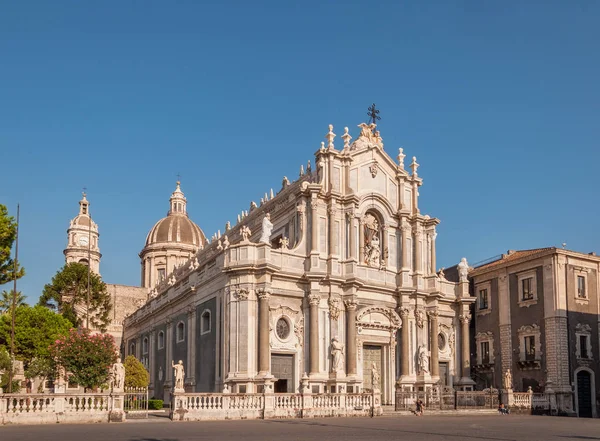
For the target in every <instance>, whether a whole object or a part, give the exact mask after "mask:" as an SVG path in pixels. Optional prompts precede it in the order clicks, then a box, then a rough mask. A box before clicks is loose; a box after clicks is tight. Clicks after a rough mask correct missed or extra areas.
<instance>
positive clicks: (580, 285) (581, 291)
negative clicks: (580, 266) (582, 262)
mask: <svg viewBox="0 0 600 441" xmlns="http://www.w3.org/2000/svg"><path fill="white" fill-rule="evenodd" d="M577 297H579V298H580V299H585V298H587V294H586V292H585V277H583V276H577Z"/></svg>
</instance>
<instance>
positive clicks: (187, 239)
mask: <svg viewBox="0 0 600 441" xmlns="http://www.w3.org/2000/svg"><path fill="white" fill-rule="evenodd" d="M159 242H175V243H184V244H188V245H195V246H197V247H199V246H200V245H203V244H204V242H206V236H204V233H203V232H202V230H201V229H200V227H199V226H198V225H196V224H195V223H194V222H192V221H191V220H190V219H189V218H188V217H187V215H178V214H170V215H169V216H167V217H165V218H162V219H161V220H159V221H158V222H157V223H156V224H155V225H154V227H152V229H151V230H150V233H148V237H146V246H148V245H151V244H153V243H159Z"/></svg>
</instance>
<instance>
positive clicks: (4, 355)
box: [0, 346, 21, 393]
mask: <svg viewBox="0 0 600 441" xmlns="http://www.w3.org/2000/svg"><path fill="white" fill-rule="evenodd" d="M11 365H12V363H11V362H10V354H9V353H8V351H7V350H6V348H4V347H2V346H0V388H2V389H4V388H6V387H7V386H8V377H9V375H8V372H9V371H10V368H11ZM13 373H14V370H13ZM20 389H21V384H20V382H19V381H17V380H13V382H12V391H13V392H15V393H16V392H19V390H20Z"/></svg>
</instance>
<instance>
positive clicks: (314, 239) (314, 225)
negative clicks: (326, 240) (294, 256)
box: [310, 197, 319, 253]
mask: <svg viewBox="0 0 600 441" xmlns="http://www.w3.org/2000/svg"><path fill="white" fill-rule="evenodd" d="M318 206H319V201H318V199H317V198H316V197H315V198H313V199H311V201H310V209H311V211H310V214H311V216H310V217H311V232H310V234H311V253H318V252H319V242H318V240H319V215H318V213H317V208H318Z"/></svg>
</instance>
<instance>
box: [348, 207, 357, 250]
mask: <svg viewBox="0 0 600 441" xmlns="http://www.w3.org/2000/svg"><path fill="white" fill-rule="evenodd" d="M348 217H349V219H350V240H349V246H350V259H353V260H356V217H355V214H354V210H352V211H351V212H349V213H348Z"/></svg>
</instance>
